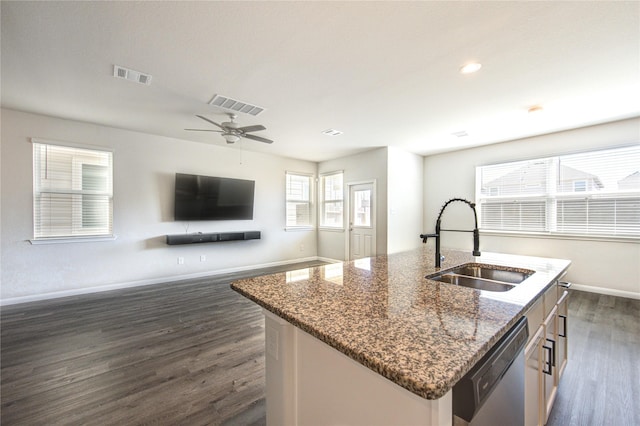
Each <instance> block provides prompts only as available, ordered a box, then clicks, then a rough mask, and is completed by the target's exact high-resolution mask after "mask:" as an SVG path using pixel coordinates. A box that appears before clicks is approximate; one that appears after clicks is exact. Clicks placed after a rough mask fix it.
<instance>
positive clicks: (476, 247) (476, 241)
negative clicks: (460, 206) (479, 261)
mask: <svg viewBox="0 0 640 426" xmlns="http://www.w3.org/2000/svg"><path fill="white" fill-rule="evenodd" d="M454 201H461V202H463V203H466V204H467V205H468V206H469V207H471V210H473V219H474V221H475V227H474V228H473V230H461V229H440V221H441V219H442V213H444V209H446V208H447V206H448V205H449V204H451V203H453V202H454ZM443 231H447V232H473V255H474V256H480V232H479V231H478V214H477V213H476V203H472V202H471V201H469V200H465V199H464V198H452V199H450V200H449V201H447V202H446V203H444V205H443V206H442V208H441V209H440V214H438V220H436V232H435V234H420V238H422V242H423V243H424V244H426V243H427V238H429V237H435V239H436V268H440V266H441V264H442V261H443V260H444V256H442V254H440V234H442V232H443Z"/></svg>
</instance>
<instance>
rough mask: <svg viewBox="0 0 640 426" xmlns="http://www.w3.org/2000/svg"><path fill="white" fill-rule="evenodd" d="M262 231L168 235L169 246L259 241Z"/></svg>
mask: <svg viewBox="0 0 640 426" xmlns="http://www.w3.org/2000/svg"><path fill="white" fill-rule="evenodd" d="M259 239H260V231H244V232H212V233H206V234H205V233H201V232H198V233H196V234H174V235H167V244H168V245H170V246H174V245H178V244H197V243H217V242H221V241H237V240H259Z"/></svg>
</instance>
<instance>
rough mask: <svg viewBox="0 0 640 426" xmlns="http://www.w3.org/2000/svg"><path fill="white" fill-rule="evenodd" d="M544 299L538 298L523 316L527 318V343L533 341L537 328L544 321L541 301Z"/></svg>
mask: <svg viewBox="0 0 640 426" xmlns="http://www.w3.org/2000/svg"><path fill="white" fill-rule="evenodd" d="M543 299H544V297H539V298H538V300H536V301H535V303H534V304H533V305H532V306H531V307H530V308H529V310H528V311H527V312H526V313H525V314H524V315H525V316H526V317H527V328H528V331H529V340H528V341H529V342H530V341H531V339H533V337H534V335H535V334H536V331H537V330H538V327H540V325H541V324H542V321H544V309H543V303H542V300H543Z"/></svg>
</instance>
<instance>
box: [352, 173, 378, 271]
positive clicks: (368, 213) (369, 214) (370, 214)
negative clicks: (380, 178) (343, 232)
mask: <svg viewBox="0 0 640 426" xmlns="http://www.w3.org/2000/svg"><path fill="white" fill-rule="evenodd" d="M374 213H375V191H374V186H373V183H361V184H354V185H349V236H348V241H349V260H353V259H362V258H363V257H371V256H375V255H376V226H375V214H374Z"/></svg>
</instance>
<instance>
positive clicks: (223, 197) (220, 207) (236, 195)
mask: <svg viewBox="0 0 640 426" xmlns="http://www.w3.org/2000/svg"><path fill="white" fill-rule="evenodd" d="M254 189H255V182H254V181H252V180H243V179H231V178H223V177H213V176H198V175H189V174H184V173H176V191H175V204H174V217H175V220H251V219H253V195H254Z"/></svg>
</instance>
